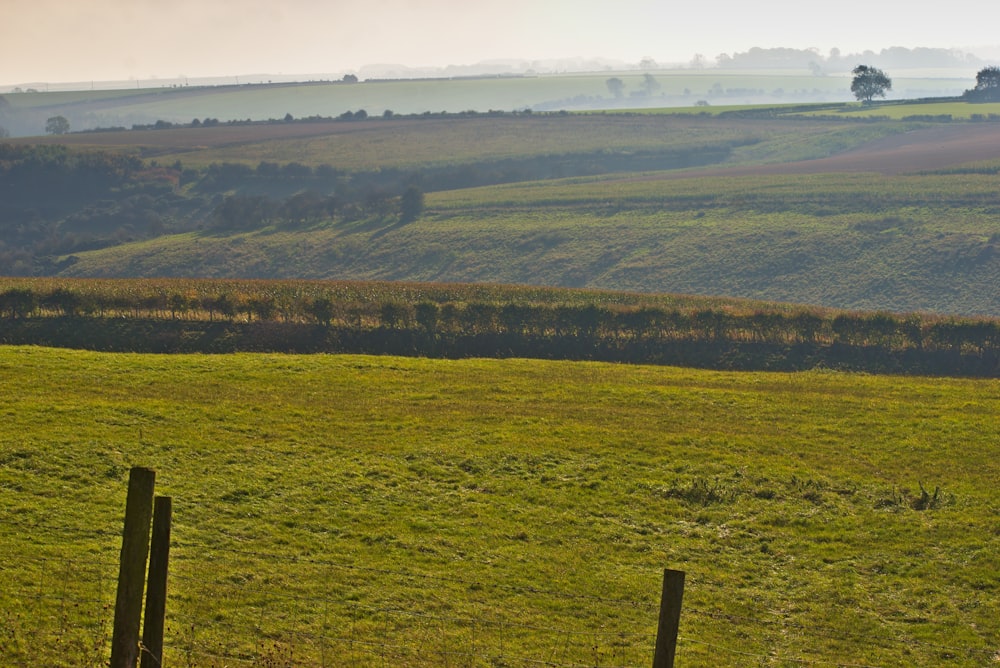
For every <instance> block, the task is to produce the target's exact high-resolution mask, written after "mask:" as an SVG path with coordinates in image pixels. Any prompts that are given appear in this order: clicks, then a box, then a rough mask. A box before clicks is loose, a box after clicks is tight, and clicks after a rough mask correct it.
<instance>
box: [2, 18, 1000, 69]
mask: <svg viewBox="0 0 1000 668" xmlns="http://www.w3.org/2000/svg"><path fill="white" fill-rule="evenodd" d="M5 9H6V10H7V11H5V13H4V24H3V25H4V29H3V39H0V84H2V85H5V86H24V85H29V84H31V83H32V82H35V83H38V82H48V83H50V84H51V83H55V82H97V81H102V82H104V81H135V80H140V81H149V80H158V79H170V80H174V79H179V78H185V77H186V78H189V79H191V78H204V77H237V76H248V75H247V74H242V73H270V76H272V78H273V77H279V76H280V77H288V76H297V77H301V76H308V75H310V74H311V73H332V74H340V75H343V74H347V73H359V72H362V70H363V69H364V68H366V67H369V68H370V67H372V66H374V65H378V64H386V63H389V64H397V63H398V64H401V65H399V66H395V67H396V69H397V70H398V69H399V68H400V67H404V68H408V69H412V70H418V71H425V72H426V71H431V72H440V71H442V70H447V69H448V68H459V69H461V68H464V67H468V66H469V64H480V63H498V62H499V63H503V62H509V61H515V62H519V63H539V64H544V63H548V62H573V61H577V60H580V61H583V62H593V61H598V62H605V61H606V62H609V63H612V67H614V66H615V65H614V64H625V65H634V64H637V63H640V62H642V61H644V60H650V61H653V62H656V63H658V64H661V65H663V66H676V65H683V64H685V63H690V62H691V61H692V60H693V59H695V58H696V57H700V58H701V59H704V60H706V61H707V62H708V63H713V62H714V61H715V59H716V57H717V56H718V55H720V54H723V53H729V54H733V53H742V52H746V51H748V50H749V49H751V48H754V47H760V48H764V49H769V48H775V47H776V46H778V45H780V46H782V47H785V48H792V49H800V50H801V49H815V50H816V53H818V54H823V55H825V54H828V53H830V52H831V51H832V50H833V49H834V48H836V49H838V50H839V51H840V52H841V53H857V54H862V53H864V52H865V51H866V50H869V49H872V50H873V51H874V50H876V49H875V48H873V46H872V45H885V46H884V47H882V46H879V47H878V48H879V49H881V48H891V47H892V46H901V47H905V48H916V46H917V45H919V46H921V47H925V48H931V49H945V50H960V51H963V52H966V53H975V54H976V55H977V56H978V57H979V58H984V59H989V58H1000V39H998V38H997V36H996V34H995V30H994V27H993V22H992V21H988V20H975V19H976V18H980V19H983V18H985V15H988V14H989V13H990V12H989V11H988V9H987V8H985V4H984V2H983V0H955V1H954V2H952V3H950V4H949V6H948V8H947V11H945V12H933V13H931V12H921V11H917V10H916V9H914V10H913V11H910V12H902V11H901V10H900V9H899V8H898V7H895V6H888V5H879V4H872V3H870V2H865V1H864V0H843V2H841V3H838V5H837V6H836V8H831V10H830V11H825V12H823V13H822V15H821V16H820V18H817V14H816V13H815V12H802V11H801V7H800V6H799V5H797V4H795V3H792V2H791V0H761V2H758V3H745V2H742V0H717V1H716V2H714V3H712V5H711V6H709V7H700V6H696V5H675V4H673V3H663V2H659V1H658V0H615V1H614V2H611V1H610V0H583V1H580V0H508V1H507V2H505V3H464V2H462V3H460V2H456V0H425V1H423V2H420V3H414V2H412V0H375V1H374V2H372V1H371V0H366V1H365V2H360V1H358V0H342V1H340V2H337V3H319V2H315V0H287V1H286V2H283V3H280V4H275V3H272V2H265V1H264V0H243V2H241V3H239V4H238V5H234V4H233V3H231V2H229V1H228V0H176V1H175V2H171V3H150V2H135V0H92V1H91V2H87V3H66V2H64V1H63V0H32V2H30V3H28V2H15V3H13V5H12V6H10V7H6V8H5ZM698 54H700V56H699V55H698ZM535 69H538V68H537V67H536V68H535ZM564 71H565V70H564ZM572 71H576V70H575V69H574V70H572Z"/></svg>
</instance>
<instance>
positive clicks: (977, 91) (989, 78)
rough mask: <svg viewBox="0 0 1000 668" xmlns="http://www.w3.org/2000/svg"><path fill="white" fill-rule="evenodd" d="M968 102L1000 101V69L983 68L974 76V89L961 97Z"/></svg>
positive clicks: (993, 66)
mask: <svg viewBox="0 0 1000 668" xmlns="http://www.w3.org/2000/svg"><path fill="white" fill-rule="evenodd" d="M963 97H965V99H967V100H969V101H970V102H996V101H1000V67H997V66H996V65H991V66H990V67H984V68H983V69H981V70H979V72H978V73H977V74H976V87H975V88H973V89H972V90H967V91H965V95H963Z"/></svg>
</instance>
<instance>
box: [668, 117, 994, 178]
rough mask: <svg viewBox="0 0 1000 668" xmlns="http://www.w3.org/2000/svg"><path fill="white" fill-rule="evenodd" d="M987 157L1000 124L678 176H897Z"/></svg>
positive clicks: (943, 129)
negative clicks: (796, 159) (813, 156)
mask: <svg viewBox="0 0 1000 668" xmlns="http://www.w3.org/2000/svg"><path fill="white" fill-rule="evenodd" d="M983 160H1000V123H988V124H981V125H980V124H967V125H966V124H963V125H957V124H956V125H946V126H940V127H931V128H922V129H919V130H913V131H911V132H906V133H903V134H898V135H894V136H891V137H884V138H882V139H878V140H876V141H873V142H870V143H868V144H865V145H864V146H861V147H859V148H855V149H851V150H849V151H845V152H844V153H840V154H838V155H834V156H831V157H829V158H820V159H817V160H802V161H799V162H786V163H781V164H774V165H757V166H746V167H729V168H723V167H720V168H712V169H705V170H698V171H697V172H694V171H691V172H686V173H684V174H676V175H674V176H673V177H674V178H683V177H690V176H730V175H731V176H737V175H751V174H820V173H824V172H875V173H880V174H886V175H892V174H905V173H912V172H920V171H927V170H936V169H943V168H946V167H952V166H954V165H960V164H963V163H969V162H979V161H983Z"/></svg>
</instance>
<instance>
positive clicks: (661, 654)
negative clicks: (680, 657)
mask: <svg viewBox="0 0 1000 668" xmlns="http://www.w3.org/2000/svg"><path fill="white" fill-rule="evenodd" d="M683 598H684V571H672V570H670V569H666V570H664V571H663V594H662V595H661V597H660V623H659V625H658V626H657V629H656V650H655V652H654V653H653V668H674V656H675V655H676V652H677V629H678V628H679V627H680V622H681V600H682V599H683Z"/></svg>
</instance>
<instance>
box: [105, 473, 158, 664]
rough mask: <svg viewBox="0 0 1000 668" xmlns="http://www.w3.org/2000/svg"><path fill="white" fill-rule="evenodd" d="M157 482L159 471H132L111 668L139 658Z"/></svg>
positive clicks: (120, 566)
mask: <svg viewBox="0 0 1000 668" xmlns="http://www.w3.org/2000/svg"><path fill="white" fill-rule="evenodd" d="M155 480H156V472H155V471H153V470H152V469H146V468H140V467H135V468H133V469H132V470H131V471H130V472H129V476H128V498H127V499H126V501H125V528H124V530H123V532H122V551H121V557H120V561H119V566H118V596H117V598H116V599H115V625H114V630H113V631H112V635H111V664H110V665H111V668H134V666H135V662H136V659H137V658H138V656H139V621H140V618H141V616H142V589H143V584H144V581H145V579H146V578H145V575H146V557H147V555H148V552H149V521H150V519H151V517H150V516H151V515H152V512H153V486H154V484H155Z"/></svg>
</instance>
